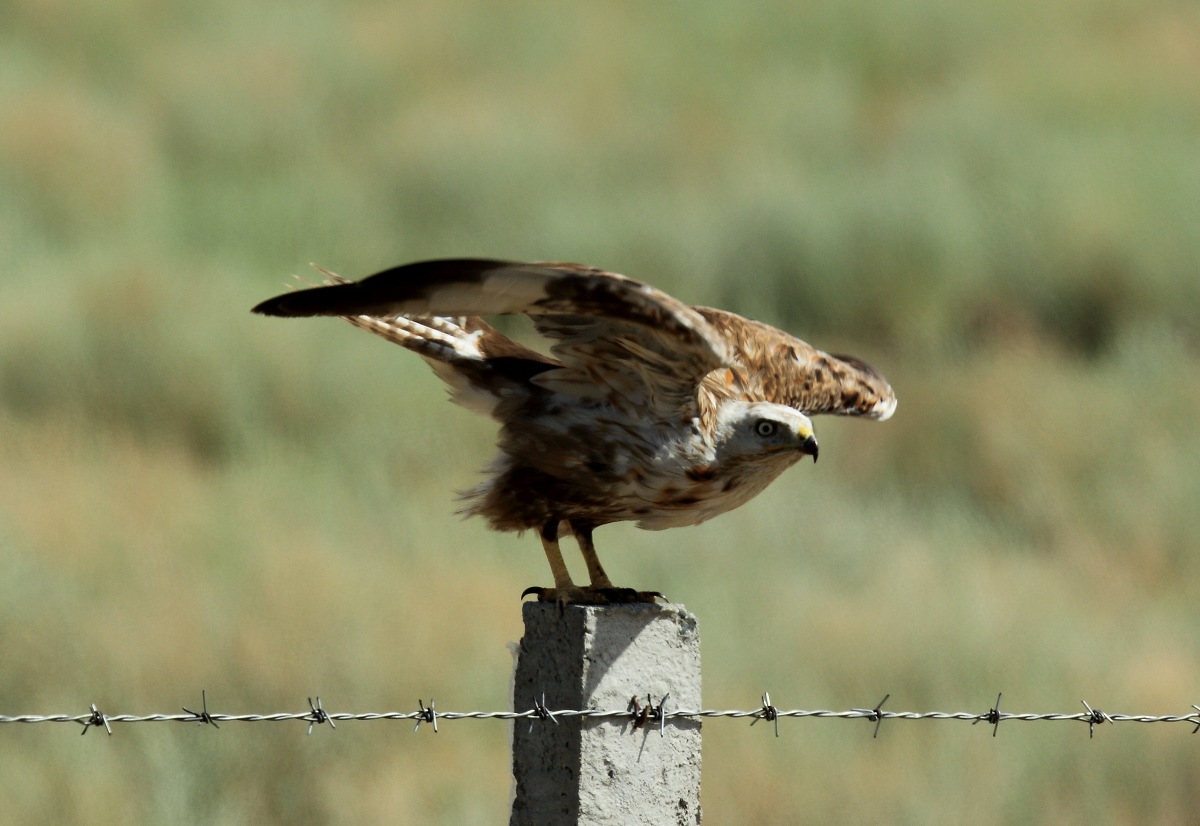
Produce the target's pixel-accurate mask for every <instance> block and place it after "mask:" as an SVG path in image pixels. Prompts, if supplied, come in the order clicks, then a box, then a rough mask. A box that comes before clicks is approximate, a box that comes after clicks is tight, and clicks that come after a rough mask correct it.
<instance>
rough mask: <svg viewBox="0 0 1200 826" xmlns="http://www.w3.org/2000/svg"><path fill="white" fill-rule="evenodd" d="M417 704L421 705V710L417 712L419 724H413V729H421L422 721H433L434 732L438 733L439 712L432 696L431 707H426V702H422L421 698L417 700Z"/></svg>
mask: <svg viewBox="0 0 1200 826" xmlns="http://www.w3.org/2000/svg"><path fill="white" fill-rule="evenodd" d="M417 705H419V706H420V707H421V710H420V711H418V712H417V724H416V725H415V726H413V731H416V730H417V729H419V728H420V727H421V723H432V724H433V733H434V734H437V718H438V714H437V709H436V707H435V706H434V703H433V698H432V697H430V698H429V708H426V707H425V704H424V703H423V702H421V700H419V699H418V700H417Z"/></svg>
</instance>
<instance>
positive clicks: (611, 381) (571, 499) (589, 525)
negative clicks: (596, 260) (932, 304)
mask: <svg viewBox="0 0 1200 826" xmlns="http://www.w3.org/2000/svg"><path fill="white" fill-rule="evenodd" d="M332 280H333V281H334V282H336V283H331V284H329V285H327V286H323V287H316V288H312V289H305V290H299V291H296V292H292V293H285V294H283V295H280V296H277V297H275V298H272V299H269V300H267V301H264V302H263V303H261V304H259V305H258V306H257V307H255V308H254V311H255V312H257V313H261V314H265V315H274V316H314V315H332V316H343V317H345V318H346V319H347V320H348V321H350V323H352V324H354V325H355V326H358V327H362V328H363V329H366V330H370V331H371V332H373V333H376V334H378V335H380V336H383V337H384V338H387V339H388V340H390V341H394V342H396V343H397V344H400V345H402V346H404V347H406V348H408V349H410V350H413V351H414V352H416V353H418V354H419V355H421V356H422V357H424V358H425V360H426V361H427V362H429V364H430V365H431V366H432V367H433V369H434V371H435V372H436V373H437V375H438V376H439V377H440V378H441V379H443V380H444V381H445V382H446V383H447V384H448V385H449V386H450V389H451V394H452V397H453V398H454V400H455V401H457V402H459V403H461V404H463V405H465V406H467V407H470V408H471V409H474V410H476V411H479V412H481V413H485V414H487V415H490V416H491V417H493V418H494V419H496V420H497V421H498V422H499V423H500V437H499V445H498V446H499V454H498V456H497V457H496V459H495V461H494V462H493V463H492V466H491V469H490V474H489V477H488V479H487V480H486V481H485V482H484V483H483V484H481V485H479V486H478V487H476V488H475V489H473V490H472V491H469V492H468V493H467V494H466V495H465V498H466V501H467V505H466V508H465V512H466V513H468V514H478V515H480V516H483V517H484V518H485V519H487V521H488V523H489V524H490V525H491V526H492V527H493V528H494V529H496V530H502V531H521V530H526V529H529V528H533V529H536V530H538V532H539V535H540V536H541V538H542V543H543V546H544V547H545V550H546V553H547V556H548V558H549V561H550V565H551V569H552V571H553V573H554V577H555V586H556V588H555V589H554V590H553V591H552V592H551V593H552V594H554V595H556V596H555V598H558V599H560V600H563V601H567V600H572V599H575V600H586V599H587V596H588V595H589V594H590V593H593V592H594V591H602V590H605V589H611V583H610V582H609V581H608V577H607V576H606V575H605V574H604V571H603V568H602V567H601V566H600V563H599V560H598V559H597V558H596V555H595V550H594V548H593V547H592V542H591V532H592V529H593V528H595V527H597V526H599V525H603V524H606V523H609V522H618V521H625V520H635V521H637V523H638V525H639V527H643V528H650V529H660V528H667V527H674V526H677V525H690V524H696V523H699V522H703V521H704V520H706V519H708V518H710V517H712V516H715V515H717V514H719V513H722V512H724V511H727V510H730V509H732V508H735V507H737V506H739V505H741V504H742V503H744V502H746V501H747V500H749V499H750V498H752V497H753V496H754V495H755V494H757V493H758V492H759V491H761V490H762V489H763V488H764V487H766V485H767V484H769V483H770V482H771V481H772V480H773V479H775V477H776V476H778V475H779V474H780V473H781V472H782V471H783V470H785V469H786V468H787V467H789V466H791V465H792V464H795V462H797V461H798V460H799V459H800V458H802V457H803V456H804V455H812V456H813V457H814V459H815V457H816V450H817V447H816V439H815V437H814V436H813V433H812V427H811V422H809V420H808V418H807V417H808V416H809V415H814V414H818V413H832V414H838V415H848V416H864V417H867V418H874V419H886V418H887V417H888V416H890V415H891V414H892V412H893V410H894V409H895V405H896V401H895V396H894V395H893V394H892V390H891V387H889V386H888V383H887V381H886V380H885V379H884V378H883V376H881V375H880V374H879V373H878V372H876V371H875V370H874V369H873V368H871V367H870V366H869V365H867V364H866V363H865V362H863V361H860V360H859V359H856V358H853V357H850V356H835V355H830V354H828V353H824V352H822V351H820V350H817V349H816V348H814V347H812V346H810V345H808V344H806V343H805V342H803V341H801V340H800V339H798V338H795V337H793V336H791V335H788V334H787V333H785V332H783V331H781V330H778V329H776V328H774V327H771V326H769V325H766V324H763V323H761V322H757V321H751V320H749V319H745V318H742V317H741V316H738V315H735V314H733V313H729V312H725V311H723V310H716V309H712V308H709V307H692V306H689V305H686V304H684V303H682V302H680V301H678V300H677V299H675V298H672V297H671V296H669V295H667V294H666V293H663V292H662V291H661V290H657V289H655V288H653V287H650V286H649V285H646V284H643V283H641V282H638V281H634V280H633V279H629V278H626V277H624V276H621V275H617V274H615V273H609V272H605V271H603V270H598V269H595V268H593V267H585V266H581V265H578V264H563V263H532V264H525V263H515V262H506V261H491V260H480V259H448V260H439V261H427V262H420V263H416V264H408V265H405V266H401V267H396V268H393V269H390V270H387V271H385V272H382V273H379V274H377V275H374V276H371V277H370V278H366V279H363V280H362V281H359V282H348V281H345V280H344V279H340V278H338V277H336V276H332ZM510 313H523V314H525V315H527V316H528V317H530V318H531V319H532V320H533V323H534V326H535V328H536V329H537V331H538V332H539V333H540V334H541V335H543V336H545V337H546V338H547V339H549V340H550V341H551V342H552V346H551V348H550V352H551V355H550V356H546V355H542V354H540V353H537V352H536V351H534V350H531V349H530V348H528V347H525V346H523V345H521V344H519V343H517V342H515V341H513V340H512V339H510V338H508V337H507V336H505V335H503V334H502V333H500V332H499V331H497V330H496V329H495V328H493V327H491V326H490V325H488V324H487V323H486V322H485V321H483V319H482V318H481V317H480V316H485V315H495V314H510ZM567 533H574V534H575V535H576V536H577V537H578V539H579V541H580V546H581V549H582V550H583V553H584V558H585V560H586V561H587V563H588V571H589V575H590V577H591V584H592V588H591V589H579V588H576V586H575V585H574V584H573V583H572V582H571V580H570V577H569V575H568V574H567V572H566V567H565V565H563V563H562V557H561V554H560V552H559V549H558V538H559V537H560V536H561V535H564V534H567Z"/></svg>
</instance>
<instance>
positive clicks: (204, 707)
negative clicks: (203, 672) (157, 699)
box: [183, 689, 333, 728]
mask: <svg viewBox="0 0 1200 826" xmlns="http://www.w3.org/2000/svg"><path fill="white" fill-rule="evenodd" d="M317 699H318V700H319V699H320V698H317ZM200 703H201V705H200V708H201V710H200V711H192V710H191V709H190V708H188V707H187V706H184V707H183V710H184V711H186V712H187V713H188V714H190V715H192V717H194V718H195V719H194V720H184V721H183V722H185V723H193V722H194V723H201V724H203V725H206V726H212V727H213V728H220V726H218V725H217V721H216V720H214V719H213V716H212V715H211V714H209V713H208V692H207V691H205V690H204V689H200ZM330 725H333V723H332V722H330Z"/></svg>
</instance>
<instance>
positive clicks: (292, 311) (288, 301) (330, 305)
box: [250, 284, 362, 318]
mask: <svg viewBox="0 0 1200 826" xmlns="http://www.w3.org/2000/svg"><path fill="white" fill-rule="evenodd" d="M361 303H362V302H361V300H360V298H359V295H358V285H357V284H329V285H327V286H324V287H312V288H310V289H307V290H296V291H295V292H290V293H283V294H282V295H277V296H275V297H274V298H268V299H267V300H266V301H263V302H262V303H260V304H257V305H256V306H255V307H254V308H253V309H251V310H250V312H252V313H256V314H257V315H269V316H277V317H280V318H296V317H301V316H317V315H357V314H359V313H361V312H362V310H361V309H360V305H361Z"/></svg>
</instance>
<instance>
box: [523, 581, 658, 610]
mask: <svg viewBox="0 0 1200 826" xmlns="http://www.w3.org/2000/svg"><path fill="white" fill-rule="evenodd" d="M531 594H532V595H535V596H537V600H538V602H554V603H557V604H558V607H559V608H565V607H566V606H568V605H632V604H636V603H648V604H650V605H656V604H657V602H658V600H660V599H661V600H662V601H663V602H670V600H669V599H667V597H666V595H665V594H661V593H659V592H658V591H635V590H634V589H633V588H615V587H608V588H578V587H575V588H540V587H538V586H533V587H531V588H526V589H525V590H524V591H522V592H521V599H524V598H525V597H527V596H530V595H531Z"/></svg>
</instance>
